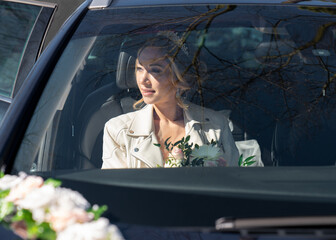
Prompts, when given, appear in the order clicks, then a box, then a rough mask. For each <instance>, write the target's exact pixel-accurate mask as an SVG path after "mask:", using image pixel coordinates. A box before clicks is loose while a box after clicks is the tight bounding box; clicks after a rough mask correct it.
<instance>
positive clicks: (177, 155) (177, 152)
mask: <svg viewBox="0 0 336 240" xmlns="http://www.w3.org/2000/svg"><path fill="white" fill-rule="evenodd" d="M170 155H171V156H170V157H169V158H168V159H167V160H166V161H165V165H164V167H166V168H172V167H182V163H183V161H184V160H185V159H184V153H183V151H182V149H180V148H178V147H176V146H175V147H174V148H173V149H172V151H171V152H170Z"/></svg>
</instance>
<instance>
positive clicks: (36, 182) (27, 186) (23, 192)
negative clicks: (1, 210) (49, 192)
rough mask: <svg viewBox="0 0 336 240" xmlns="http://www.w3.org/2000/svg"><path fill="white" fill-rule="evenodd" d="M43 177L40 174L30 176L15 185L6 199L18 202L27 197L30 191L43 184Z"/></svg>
mask: <svg viewBox="0 0 336 240" xmlns="http://www.w3.org/2000/svg"><path fill="white" fill-rule="evenodd" d="M43 182H44V181H43V178H41V177H38V176H28V177H26V178H25V179H24V180H23V181H22V182H20V184H18V185H16V186H15V187H13V188H12V189H11V191H10V193H9V195H8V196H7V197H6V198H5V201H8V202H16V201H19V200H20V199H23V198H25V197H26V196H27V195H28V194H29V193H30V192H32V191H33V190H35V189H38V188H40V187H41V186H42V185H43Z"/></svg>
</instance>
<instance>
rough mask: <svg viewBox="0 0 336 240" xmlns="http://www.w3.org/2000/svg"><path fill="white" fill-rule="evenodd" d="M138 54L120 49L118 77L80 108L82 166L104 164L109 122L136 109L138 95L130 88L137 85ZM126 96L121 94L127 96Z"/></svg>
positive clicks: (88, 97)
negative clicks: (105, 138) (104, 141)
mask: <svg viewBox="0 0 336 240" xmlns="http://www.w3.org/2000/svg"><path fill="white" fill-rule="evenodd" d="M134 64H135V57H133V56H131V55H129V54H127V53H125V52H120V54H119V59H118V62H117V67H116V81H115V82H113V80H114V78H113V77H111V81H112V83H109V84H107V85H105V86H103V87H101V88H99V89H98V90H96V91H94V92H92V93H91V94H89V95H88V96H87V97H86V98H85V100H84V101H83V104H82V106H81V108H80V110H79V113H78V116H77V120H78V121H79V122H80V124H78V125H77V126H78V127H79V134H77V135H78V142H79V149H78V157H77V161H78V165H79V166H78V168H80V169H90V168H100V167H101V165H102V144H103V129H104V125H105V123H106V122H107V121H108V120H109V119H111V118H113V117H117V116H119V115H121V114H124V113H128V112H130V111H133V104H134V102H135V100H134V98H132V97H130V96H128V95H131V92H130V89H132V88H136V86H137V85H136V80H135V75H134V69H135V68H134V66H135V65H134ZM123 95H125V96H124V97H120V96H123Z"/></svg>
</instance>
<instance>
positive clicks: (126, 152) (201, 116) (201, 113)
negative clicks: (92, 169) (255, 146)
mask: <svg viewBox="0 0 336 240" xmlns="http://www.w3.org/2000/svg"><path fill="white" fill-rule="evenodd" d="M184 123H185V132H186V136H188V135H190V140H189V143H194V144H198V145H199V146H201V145H203V144H208V143H210V142H211V140H212V139H213V140H215V141H216V142H217V145H218V146H219V147H220V148H221V150H222V156H223V157H224V159H226V161H227V164H228V166H238V158H239V154H238V150H237V147H236V145H235V142H234V140H233V137H232V134H231V131H230V129H229V125H228V120H227V118H226V117H225V116H224V115H223V114H222V113H220V112H216V111H214V110H211V109H207V108H202V107H200V106H197V105H194V104H189V107H188V108H187V109H186V110H184ZM155 143H158V141H157V138H156V136H155V131H154V122H153V106H152V105H147V106H145V107H144V108H143V109H141V110H138V111H135V112H131V113H127V114H123V115H120V116H118V117H115V118H112V119H110V120H109V121H108V122H107V123H106V124H105V128H104V138H103V166H102V168H152V167H157V166H163V165H164V161H163V158H162V153H161V150H160V148H159V147H157V146H155V145H154V144H155Z"/></svg>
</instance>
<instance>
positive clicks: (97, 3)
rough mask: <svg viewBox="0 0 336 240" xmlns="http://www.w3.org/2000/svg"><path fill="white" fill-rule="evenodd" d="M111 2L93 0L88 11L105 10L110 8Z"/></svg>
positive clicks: (109, 0) (107, 0) (110, 0)
mask: <svg viewBox="0 0 336 240" xmlns="http://www.w3.org/2000/svg"><path fill="white" fill-rule="evenodd" d="M111 3H112V0H93V1H92V2H91V4H90V6H89V9H98V8H105V7H108V6H110V4H111Z"/></svg>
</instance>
